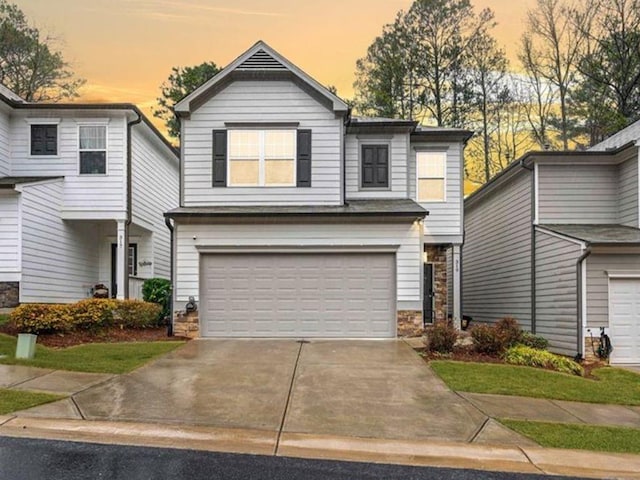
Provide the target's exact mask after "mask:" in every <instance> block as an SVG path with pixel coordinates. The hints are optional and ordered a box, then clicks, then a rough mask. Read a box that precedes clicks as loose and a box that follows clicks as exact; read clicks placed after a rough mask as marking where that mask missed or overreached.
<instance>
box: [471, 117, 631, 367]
mask: <svg viewBox="0 0 640 480" xmlns="http://www.w3.org/2000/svg"><path fill="white" fill-rule="evenodd" d="M639 145H640V122H638V123H636V124H634V125H631V126H630V127H628V128H626V129H624V130H622V131H621V132H619V133H618V134H616V135H613V136H612V137H610V138H609V139H607V140H605V141H604V142H602V143H600V144H598V145H596V146H595V147H593V148H592V149H590V150H589V151H586V152H531V153H528V154H527V155H525V156H524V157H523V158H521V159H520V160H519V161H516V162H514V163H513V164H512V165H511V166H510V167H509V168H507V169H506V170H505V171H504V172H502V173H501V174H500V175H497V176H496V177H495V178H494V179H493V180H491V181H490V182H489V183H487V184H486V185H484V186H483V187H482V188H480V189H479V190H477V191H476V192H474V193H473V194H472V195H471V196H469V197H468V198H467V199H466V200H465V210H466V212H465V234H466V237H465V245H464V249H463V260H464V263H463V285H464V289H463V294H464V296H463V299H464V313H465V314H467V315H470V316H472V317H473V318H474V321H480V322H495V321H496V320H498V319H500V318H502V317H505V316H512V317H515V318H516V319H517V320H518V321H519V322H520V323H521V324H522V325H523V326H524V327H525V328H526V329H528V330H531V331H533V332H535V333H537V334H539V335H542V336H543V337H545V338H547V339H548V340H549V342H550V346H551V348H552V349H553V350H554V351H557V352H559V353H563V354H567V355H576V354H577V355H579V356H581V357H585V356H593V346H592V341H591V337H592V336H593V337H594V339H595V340H598V338H599V334H600V331H599V329H600V328H601V327H604V328H605V331H606V332H607V333H608V334H609V336H610V338H611V341H612V343H613V348H614V350H613V353H612V356H611V361H612V362H613V363H640V320H639V318H640V209H639V202H640V187H639V185H640V182H639V177H638V175H639V173H638V172H639V171H640V169H639V167H638V165H639V163H638V162H639V156H638V147H639Z"/></svg>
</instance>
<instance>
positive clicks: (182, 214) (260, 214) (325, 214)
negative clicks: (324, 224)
mask: <svg viewBox="0 0 640 480" xmlns="http://www.w3.org/2000/svg"><path fill="white" fill-rule="evenodd" d="M265 215H269V216H277V217H281V218H282V217H291V218H300V217H303V218H309V217H325V218H326V217H400V218H414V219H420V218H424V217H426V216H428V215H429V212H428V211H426V210H423V211H422V212H418V211H416V212H184V211H183V212H175V211H168V212H164V216H165V217H166V218H175V219H178V218H234V217H238V218H264V216H265Z"/></svg>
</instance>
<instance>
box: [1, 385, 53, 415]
mask: <svg viewBox="0 0 640 480" xmlns="http://www.w3.org/2000/svg"><path fill="white" fill-rule="evenodd" d="M63 398H64V396H62V395H52V394H50V393H40V392H26V391H21V390H5V389H2V388H0V415H6V414H7V413H11V412H17V411H18V410H24V409H25V408H31V407H35V406H37V405H42V404H43V403H49V402H55V401H56V400H61V399H63Z"/></svg>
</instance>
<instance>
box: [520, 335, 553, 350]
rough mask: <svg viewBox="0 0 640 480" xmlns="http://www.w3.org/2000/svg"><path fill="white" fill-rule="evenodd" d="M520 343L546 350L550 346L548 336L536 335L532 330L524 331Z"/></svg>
mask: <svg viewBox="0 0 640 480" xmlns="http://www.w3.org/2000/svg"><path fill="white" fill-rule="evenodd" d="M519 343H520V345H524V346H526V347H531V348H535V349H537V350H546V349H547V348H549V341H548V340H547V339H546V338H544V337H541V336H539V335H534V334H533V333H530V332H522V335H521V336H520V342H519Z"/></svg>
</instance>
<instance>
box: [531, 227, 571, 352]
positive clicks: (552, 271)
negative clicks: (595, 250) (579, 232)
mask: <svg viewBox="0 0 640 480" xmlns="http://www.w3.org/2000/svg"><path fill="white" fill-rule="evenodd" d="M581 253H582V250H581V246H580V245H578V244H576V243H575V242H569V241H567V240H563V239H561V238H558V237H555V236H552V235H549V234H547V233H544V232H541V231H537V232H536V333H537V334H538V335H542V336H543V337H544V338H546V339H547V340H549V344H550V347H551V350H553V351H554V352H557V353H562V354H565V355H575V354H576V353H577V337H576V336H577V333H578V332H577V328H578V324H577V322H578V286H577V283H578V280H577V269H576V262H577V260H578V258H579V257H580V255H581Z"/></svg>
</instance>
